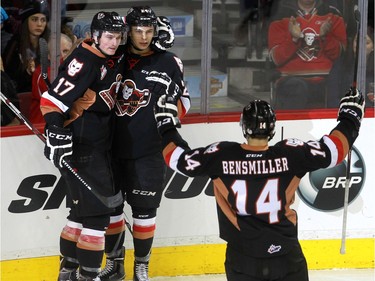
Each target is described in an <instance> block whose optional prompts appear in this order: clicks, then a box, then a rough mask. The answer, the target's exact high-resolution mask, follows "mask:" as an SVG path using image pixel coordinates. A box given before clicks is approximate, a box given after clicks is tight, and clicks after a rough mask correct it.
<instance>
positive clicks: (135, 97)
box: [116, 79, 151, 116]
mask: <svg viewBox="0 0 375 281" xmlns="http://www.w3.org/2000/svg"><path fill="white" fill-rule="evenodd" d="M150 97H151V94H150V91H149V90H148V89H144V90H139V89H137V87H136V85H135V83H134V81H133V80H130V79H126V80H125V81H124V82H123V83H122V84H121V86H120V92H119V95H118V96H117V103H116V114H117V115H118V116H124V115H129V116H132V115H134V114H135V113H136V112H137V111H138V109H140V108H141V107H145V106H147V105H148V103H149V102H150Z"/></svg>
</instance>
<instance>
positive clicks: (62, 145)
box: [44, 126, 73, 168]
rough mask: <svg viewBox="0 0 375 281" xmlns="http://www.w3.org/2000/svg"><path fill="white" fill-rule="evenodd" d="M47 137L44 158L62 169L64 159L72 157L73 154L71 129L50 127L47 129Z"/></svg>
mask: <svg viewBox="0 0 375 281" xmlns="http://www.w3.org/2000/svg"><path fill="white" fill-rule="evenodd" d="M46 136H47V139H46V144H45V147H44V156H46V158H47V159H48V160H50V161H51V162H52V163H53V164H54V165H55V166H56V167H57V168H62V167H63V164H62V161H63V159H64V157H66V156H69V155H72V153H73V141H72V139H73V137H72V133H71V132H70V130H69V129H64V128H60V127H57V126H49V127H48V128H47V129H46Z"/></svg>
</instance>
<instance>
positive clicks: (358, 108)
mask: <svg viewBox="0 0 375 281" xmlns="http://www.w3.org/2000/svg"><path fill="white" fill-rule="evenodd" d="M364 108H365V101H364V98H363V95H362V93H361V92H360V91H358V90H357V89H356V88H353V87H351V88H350V89H349V91H348V92H347V93H346V95H345V96H344V97H343V98H342V99H341V101H340V108H339V112H338V117H337V121H341V120H343V119H348V120H349V121H351V122H352V123H353V124H354V126H355V128H356V130H359V128H360V126H361V121H362V118H363V115H364Z"/></svg>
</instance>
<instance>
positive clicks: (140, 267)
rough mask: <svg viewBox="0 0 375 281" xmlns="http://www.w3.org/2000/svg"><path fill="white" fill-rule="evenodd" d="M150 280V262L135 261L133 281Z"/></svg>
mask: <svg viewBox="0 0 375 281" xmlns="http://www.w3.org/2000/svg"><path fill="white" fill-rule="evenodd" d="M149 280H150V279H148V261H145V262H143V261H137V260H136V261H134V277H133V281H149Z"/></svg>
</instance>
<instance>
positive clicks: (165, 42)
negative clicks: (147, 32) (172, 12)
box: [151, 16, 174, 51]
mask: <svg viewBox="0 0 375 281" xmlns="http://www.w3.org/2000/svg"><path fill="white" fill-rule="evenodd" d="M157 22H158V37H157V38H155V39H154V40H153V41H152V44H151V46H152V47H153V49H155V50H157V51H165V50H167V49H170V48H172V46H173V44H174V32H173V29H172V26H171V23H170V21H169V19H168V18H166V17H163V16H160V17H157Z"/></svg>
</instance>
